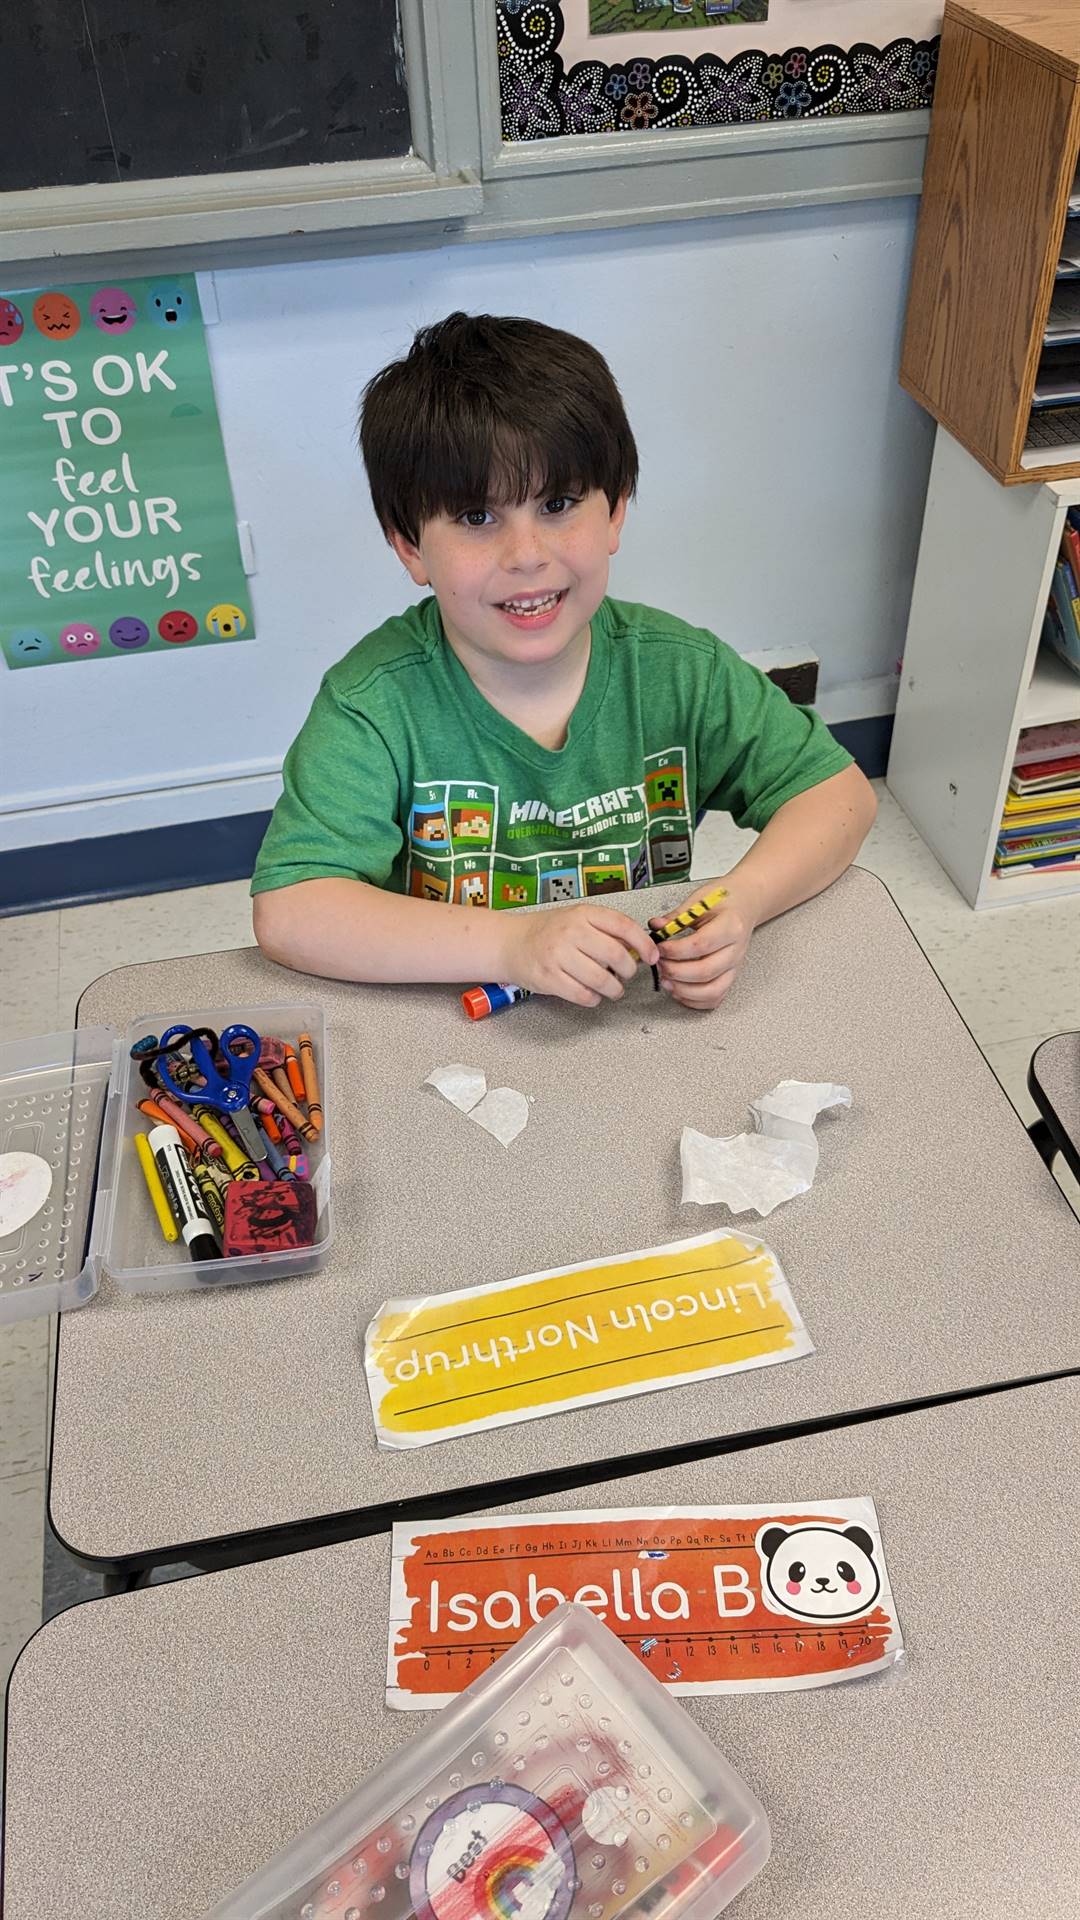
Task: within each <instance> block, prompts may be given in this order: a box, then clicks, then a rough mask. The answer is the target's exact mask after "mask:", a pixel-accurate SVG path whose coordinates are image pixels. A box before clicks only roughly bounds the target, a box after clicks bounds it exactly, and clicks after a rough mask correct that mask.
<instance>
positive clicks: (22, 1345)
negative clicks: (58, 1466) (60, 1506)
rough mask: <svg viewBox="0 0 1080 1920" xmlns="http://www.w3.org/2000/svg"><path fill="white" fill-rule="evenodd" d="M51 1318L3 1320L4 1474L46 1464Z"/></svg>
mask: <svg viewBox="0 0 1080 1920" xmlns="http://www.w3.org/2000/svg"><path fill="white" fill-rule="evenodd" d="M48 1355H49V1320H48V1316H47V1315H43V1316H42V1317H41V1318H39V1319H35V1320H16V1321H15V1322H14V1324H13V1325H11V1326H0V1480H7V1479H10V1478H11V1477H12V1476H13V1475H20V1474H26V1473H30V1472H32V1471H34V1470H36V1469H39V1468H41V1467H43V1466H44V1465H45V1432H46V1426H45V1423H46V1413H47V1407H46V1399H47V1368H48Z"/></svg>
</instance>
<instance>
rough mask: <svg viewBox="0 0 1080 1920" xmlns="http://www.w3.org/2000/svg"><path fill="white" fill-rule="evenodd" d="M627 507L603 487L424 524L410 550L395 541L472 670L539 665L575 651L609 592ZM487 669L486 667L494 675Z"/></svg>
mask: <svg viewBox="0 0 1080 1920" xmlns="http://www.w3.org/2000/svg"><path fill="white" fill-rule="evenodd" d="M625 517H626V501H625V500H620V501H618V503H617V504H616V507H615V510H614V512H612V510H611V508H610V507H609V506H608V502H607V497H606V495H605V494H604V493H602V492H601V491H600V490H599V489H593V490H592V491H590V492H588V493H584V494H581V493H578V494H559V495H555V496H551V495H545V494H536V495H534V496H533V497H532V498H531V499H529V500H526V501H525V502H524V503H523V504H522V505H520V506H518V505H514V504H503V505H500V504H498V503H489V504H488V505H479V506H477V507H475V508H473V509H471V510H470V511H469V512H466V513H462V514H460V515H458V516H457V517H456V518H454V517H452V516H451V515H449V514H440V515H438V516H437V517H436V518H435V519H433V520H428V521H425V523H424V525H423V526H422V527H421V529H420V538H419V541H418V543H417V544H416V545H415V546H414V545H413V544H412V543H411V542H410V541H408V540H406V539H404V538H403V536H402V535H401V534H398V533H395V532H391V534H390V542H391V545H392V546H393V548H394V551H395V553H396V554H397V556H398V558H399V560H401V562H402V564H403V565H404V566H405V567H406V568H407V569H408V572H409V574H410V576H411V578H412V579H413V581H414V582H415V584H416V585H417V586H418V587H426V586H430V587H431V588H432V590H433V592H434V594H435V598H436V599H437V601H438V603H439V611H440V613H441V614H442V620H443V626H444V628H445V630H446V637H447V639H448V641H449V643H450V645H451V647H452V648H453V650H454V652H455V653H456V654H457V656H458V658H459V660H460V661H461V662H462V665H463V666H464V667H465V668H466V670H467V671H470V672H472V673H473V677H474V678H475V670H476V669H479V670H480V672H481V675H482V676H483V671H484V668H485V666H487V665H488V663H491V664H495V665H496V670H498V665H497V663H503V664H505V665H509V666H523V667H526V666H528V667H540V666H550V665H552V664H554V663H555V662H556V661H558V659H559V658H560V657H561V656H562V655H563V654H568V655H572V654H574V653H575V651H576V648H577V646H578V643H580V642H581V640H582V639H583V636H584V634H585V632H586V630H587V628H588V625H589V622H590V620H591V619H592V617H593V615H594V613H595V612H596V609H597V607H598V606H599V605H600V602H601V600H602V599H603V597H604V594H605V593H606V592H607V583H608V563H609V561H610V559H611V556H612V554H613V553H615V552H617V550H618V545H619V535H620V533H621V531H622V525H623V521H624V519H625ZM489 670H490V669H489Z"/></svg>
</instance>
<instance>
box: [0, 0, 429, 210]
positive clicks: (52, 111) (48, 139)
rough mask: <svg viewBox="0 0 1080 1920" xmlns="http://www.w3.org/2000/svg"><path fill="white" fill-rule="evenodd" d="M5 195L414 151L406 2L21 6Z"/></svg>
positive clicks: (9, 70)
mask: <svg viewBox="0 0 1080 1920" xmlns="http://www.w3.org/2000/svg"><path fill="white" fill-rule="evenodd" d="M0 124H2V125H3V127H4V130H5V135H4V140H3V142H2V144H0V192H12V191H14V190H16V189H18V188H23V187H49V186H80V185H86V184H89V183H95V182H103V181H111V180H121V181H122V180H153V179H161V178H166V179H173V178H175V177H177V176H184V175H192V174H205V173H243V172H250V171H251V170H252V169H253V168H256V167H296V166H306V165H310V164H312V163H313V162H315V161H328V160H381V159H389V158H396V157H400V156H402V155H404V154H406V153H408V151H409V148H410V144H411V142H410V125H409V105H408V97H407V94H406V87H405V67H404V56H403V52H402V44H401V32H400V24H399V20H398V7H397V0H11V3H10V4H8V5H7V6H4V7H2V8H0Z"/></svg>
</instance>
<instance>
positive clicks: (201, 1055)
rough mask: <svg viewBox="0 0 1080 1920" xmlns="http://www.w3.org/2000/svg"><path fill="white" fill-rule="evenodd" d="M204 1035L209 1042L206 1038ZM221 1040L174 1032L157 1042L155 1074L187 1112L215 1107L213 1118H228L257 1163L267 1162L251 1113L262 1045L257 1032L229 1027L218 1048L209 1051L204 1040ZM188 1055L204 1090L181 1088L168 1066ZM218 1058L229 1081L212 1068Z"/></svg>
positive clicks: (195, 1030)
mask: <svg viewBox="0 0 1080 1920" xmlns="http://www.w3.org/2000/svg"><path fill="white" fill-rule="evenodd" d="M204 1035H205V1036H206V1038H204ZM207 1038H209V1039H210V1040H217V1036H216V1034H215V1033H214V1032H213V1030H212V1029H211V1028H209V1027H184V1026H178V1027H170V1028H169V1030H168V1032H167V1033H163V1034H162V1036H161V1039H160V1040H159V1041H158V1045H157V1050H156V1057H155V1060H154V1070H155V1072H156V1074H157V1076H158V1079H159V1080H160V1081H161V1083H162V1085H163V1086H164V1087H165V1089H166V1091H167V1092H168V1093H171V1094H172V1096H173V1099H174V1100H180V1101H182V1102H183V1104H184V1105H185V1106H189V1107H211V1108H212V1109H213V1110H214V1112H215V1113H225V1114H228V1116H229V1118H230V1120H232V1121H233V1122H234V1124H235V1126H236V1130H237V1132H238V1133H239V1135H240V1137H241V1139H242V1140H243V1142H244V1145H245V1146H246V1148H247V1150H248V1152H249V1153H250V1154H251V1157H252V1159H253V1160H265V1158H266V1143H265V1141H264V1140H263V1138H262V1135H261V1134H260V1132H259V1129H258V1126H257V1125H256V1122H255V1116H254V1114H253V1113H252V1112H251V1110H250V1104H249V1103H250V1098H251V1076H252V1074H253V1073H254V1071H255V1069H256V1067H257V1066H258V1064H259V1053H260V1051H261V1048H262V1041H261V1040H260V1038H259V1035H258V1034H257V1033H256V1032H255V1029H254V1028H253V1027H244V1026H239V1025H237V1026H232V1027H226V1028H225V1029H224V1032H223V1033H222V1035H221V1038H220V1040H217V1045H216V1046H215V1047H213V1048H211V1047H208V1046H207V1044H206V1039H207ZM181 1051H183V1052H186V1053H190V1055H191V1059H192V1062H193V1064H194V1066H195V1068H196V1071H197V1072H198V1074H199V1075H200V1078H201V1084H200V1085H198V1086H194V1085H192V1084H190V1082H189V1084H188V1085H186V1086H182V1085H181V1084H180V1082H179V1081H178V1080H177V1079H176V1077H175V1074H174V1073H173V1071H172V1067H171V1065H170V1063H169V1057H168V1056H169V1054H170V1053H174V1054H175V1053H179V1052H181ZM214 1053H218V1054H219V1055H224V1057H225V1061H226V1063H227V1066H228V1077H227V1078H226V1077H225V1076H223V1074H222V1073H221V1072H220V1071H219V1070H218V1068H217V1067H216V1066H215V1064H214V1058H213V1056H214Z"/></svg>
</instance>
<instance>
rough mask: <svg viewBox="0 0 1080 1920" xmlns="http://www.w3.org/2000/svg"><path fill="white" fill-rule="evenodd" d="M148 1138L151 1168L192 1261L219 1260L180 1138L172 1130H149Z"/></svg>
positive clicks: (152, 1128) (211, 1228) (200, 1196)
mask: <svg viewBox="0 0 1080 1920" xmlns="http://www.w3.org/2000/svg"><path fill="white" fill-rule="evenodd" d="M147 1138H148V1140H149V1142H150V1151H151V1153H152V1154H153V1156H154V1165H155V1166H156V1168H157V1170H158V1172H159V1173H160V1175H161V1184H162V1186H163V1187H164V1189H165V1194H166V1198H167V1199H168V1202H169V1205H170V1207H171V1208H172V1211H173V1216H174V1218H175V1220H176V1224H177V1226H178V1227H179V1229H180V1233H181V1235H182V1237H183V1241H184V1245H185V1246H186V1247H187V1250H188V1252H189V1254H190V1255H191V1258H192V1259H193V1260H220V1258H221V1249H220V1247H219V1246H218V1243H217V1241H216V1239H215V1238H214V1229H213V1227H212V1225H211V1223H210V1220H209V1218H208V1217H207V1214H206V1210H205V1207H204V1205H203V1199H202V1195H201V1194H200V1192H199V1189H198V1187H197V1186H196V1185H195V1182H194V1180H193V1179H192V1177H191V1174H190V1172H189V1170H188V1163H187V1159H186V1157H185V1154H184V1149H183V1147H182V1146H181V1144H180V1135H179V1134H178V1133H177V1131H176V1128H175V1127H151V1129H150V1132H149V1134H148V1135H147Z"/></svg>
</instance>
